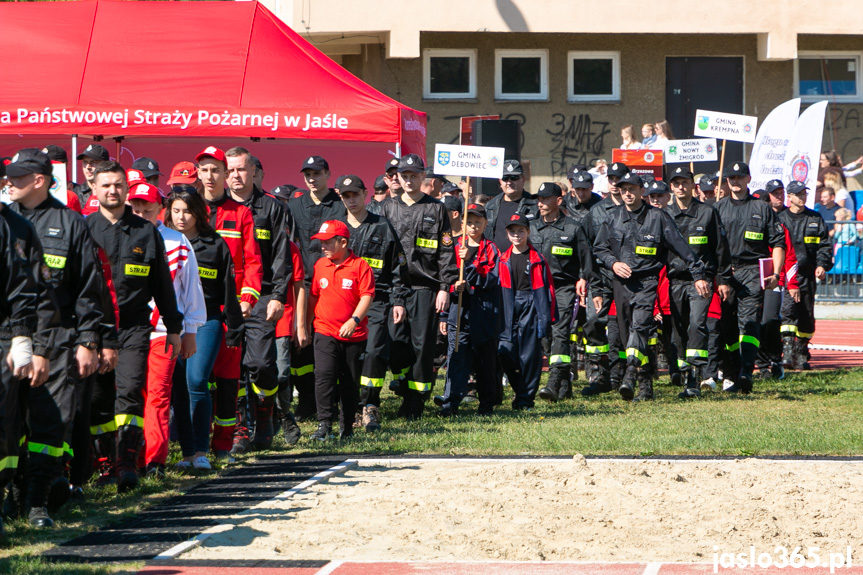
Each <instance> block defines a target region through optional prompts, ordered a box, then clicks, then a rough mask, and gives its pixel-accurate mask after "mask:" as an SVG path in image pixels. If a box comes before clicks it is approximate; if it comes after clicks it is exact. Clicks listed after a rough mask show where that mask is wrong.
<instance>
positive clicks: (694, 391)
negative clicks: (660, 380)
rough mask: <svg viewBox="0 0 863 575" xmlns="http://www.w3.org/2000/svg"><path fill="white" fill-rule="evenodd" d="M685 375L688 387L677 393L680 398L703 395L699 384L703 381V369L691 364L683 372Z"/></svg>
mask: <svg viewBox="0 0 863 575" xmlns="http://www.w3.org/2000/svg"><path fill="white" fill-rule="evenodd" d="M683 375H684V381H685V382H686V383H685V385H686V387H685V388H684V389H683V391H681V392H680V393H678V394H677V397H678V398H680V399H693V398H695V397H701V390H700V389H699V384H700V382H701V369H700V368H699V367H697V366H695V365H690V366H689V367H688V368H686V370H685V371H684V372H683Z"/></svg>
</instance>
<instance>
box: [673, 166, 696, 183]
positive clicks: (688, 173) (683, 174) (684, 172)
mask: <svg viewBox="0 0 863 575" xmlns="http://www.w3.org/2000/svg"><path fill="white" fill-rule="evenodd" d="M674 178H686V179H688V180H691V179H692V170H690V169H689V168H688V167H685V166H677V167H676V168H674V169H673V170H671V171H670V172H669V173H668V181H669V182H670V181H671V180H673V179H674Z"/></svg>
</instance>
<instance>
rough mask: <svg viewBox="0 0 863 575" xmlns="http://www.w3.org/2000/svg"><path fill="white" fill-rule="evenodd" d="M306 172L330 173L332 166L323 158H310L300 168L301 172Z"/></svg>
mask: <svg viewBox="0 0 863 575" xmlns="http://www.w3.org/2000/svg"><path fill="white" fill-rule="evenodd" d="M304 170H315V171H316V172H323V171H325V170H326V171H329V170H330V164H329V162H327V161H326V160H325V159H323V158H322V157H321V156H309V157H308V158H306V160H305V161H304V162H303V165H302V166H301V167H300V171H301V172H302V171H304Z"/></svg>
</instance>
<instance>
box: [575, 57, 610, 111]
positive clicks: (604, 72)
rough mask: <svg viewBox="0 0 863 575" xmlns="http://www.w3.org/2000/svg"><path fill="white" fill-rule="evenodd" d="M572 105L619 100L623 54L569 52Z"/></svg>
mask: <svg viewBox="0 0 863 575" xmlns="http://www.w3.org/2000/svg"><path fill="white" fill-rule="evenodd" d="M567 61H568V63H569V71H568V73H567V85H568V87H567V93H568V100H569V101H570V102H614V101H618V100H620V52H569V54H568V57H567Z"/></svg>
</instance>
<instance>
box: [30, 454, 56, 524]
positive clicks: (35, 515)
mask: <svg viewBox="0 0 863 575" xmlns="http://www.w3.org/2000/svg"><path fill="white" fill-rule="evenodd" d="M28 471H29V472H28V473H27V475H26V489H27V494H26V495H25V497H24V515H26V516H27V520H28V522H29V523H30V525H31V526H33V527H38V528H47V527H54V521H53V520H52V519H51V517H50V516H49V515H48V509H47V507H48V490H49V488H50V487H51V482H52V481H53V479H54V478H53V477H52V475H51V473H50V471H48V469H45V468H37V467H36V466H32V467H31V468H30V469H29V470H28Z"/></svg>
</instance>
